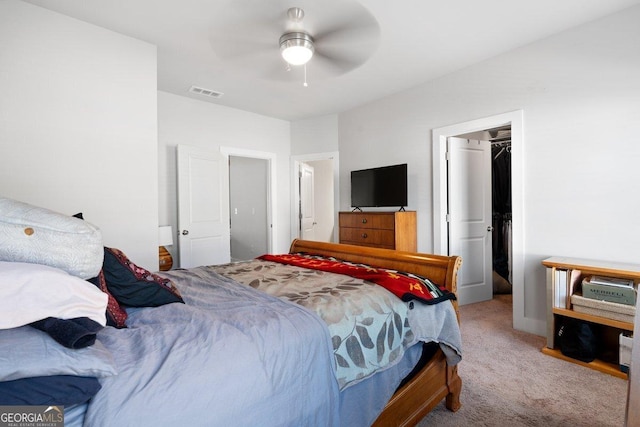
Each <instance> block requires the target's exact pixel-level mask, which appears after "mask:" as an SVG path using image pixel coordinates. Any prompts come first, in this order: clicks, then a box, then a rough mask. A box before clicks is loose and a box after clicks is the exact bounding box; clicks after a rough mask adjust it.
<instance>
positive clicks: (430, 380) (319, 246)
mask: <svg viewBox="0 0 640 427" xmlns="http://www.w3.org/2000/svg"><path fill="white" fill-rule="evenodd" d="M289 252H290V253H295V252H308V253H313V254H317V255H323V256H332V257H335V258H338V259H342V260H345V261H351V262H357V263H364V264H369V265H372V266H375V267H382V268H389V269H393V270H400V271H406V272H410V273H415V274H418V275H420V276H424V277H428V278H429V279H431V280H432V281H433V282H435V283H437V284H439V285H443V286H445V287H446V288H447V289H448V290H449V291H451V292H454V293H455V292H456V291H457V275H458V269H459V268H460V265H462V259H461V258H460V257H458V256H444V255H430V254H421V253H413V252H401V251H394V250H390V249H377V248H370V247H364V246H354V245H344V244H337V243H325V242H312V241H307V240H294V241H293V242H292V243H291V248H290V250H289ZM452 303H453V306H454V308H455V311H456V315H457V316H458V321H460V315H459V312H458V303H457V301H452ZM461 389H462V380H461V379H460V377H459V376H458V370H457V367H456V366H449V365H448V364H447V361H446V358H445V355H444V353H443V352H442V350H440V349H438V351H437V352H436V354H435V356H434V357H433V358H432V359H431V360H430V361H429V362H428V363H427V364H426V365H425V366H424V367H423V368H422V369H421V370H420V372H418V373H417V374H416V375H415V376H414V378H413V379H412V380H411V381H409V382H408V383H406V384H405V385H404V386H402V388H400V389H399V390H398V391H396V393H395V394H394V395H393V397H392V398H391V400H390V401H389V402H388V403H387V405H386V406H385V408H384V410H383V411H382V413H381V414H380V416H379V417H378V419H377V420H376V421H375V423H374V426H413V425H416V424H417V423H418V422H419V421H420V420H421V419H422V418H423V417H424V416H425V415H426V414H428V413H429V411H431V410H432V409H433V408H434V407H435V406H436V405H438V404H439V403H440V402H441V401H442V399H446V401H445V404H446V407H447V408H448V409H449V410H451V411H457V410H458V409H459V408H460V406H461V404H460V391H461Z"/></svg>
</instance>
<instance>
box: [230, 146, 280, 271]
mask: <svg viewBox="0 0 640 427" xmlns="http://www.w3.org/2000/svg"><path fill="white" fill-rule="evenodd" d="M220 152H221V153H222V154H223V155H224V156H225V157H226V158H227V159H228V164H229V228H230V234H231V238H230V240H231V242H230V247H231V248H230V252H231V261H240V260H247V259H253V258H255V257H257V256H260V255H263V254H265V253H273V248H274V247H276V244H277V242H275V239H276V237H275V236H277V231H278V224H277V223H276V217H275V212H274V207H275V206H276V203H275V194H276V191H275V188H276V175H275V173H276V155H275V153H269V152H263V151H255V150H245V149H240V148H233V147H220Z"/></svg>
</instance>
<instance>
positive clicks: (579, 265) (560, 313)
mask: <svg viewBox="0 0 640 427" xmlns="http://www.w3.org/2000/svg"><path fill="white" fill-rule="evenodd" d="M542 265H544V266H545V267H547V345H546V346H545V347H544V348H543V349H542V352H543V353H544V354H548V355H550V356H553V357H557V358H559V359H562V360H566V361H569V362H572V363H577V364H579V365H582V366H586V367H589V368H591V369H595V370H598V371H600V372H605V373H607V374H610V375H615V376H617V377H619V378H627V374H626V373H624V372H622V371H620V368H619V365H618V364H616V363H611V362H608V361H604V360H599V359H596V360H594V361H593V362H589V363H586V362H582V361H579V360H577V359H573V358H571V357H567V356H565V355H564V354H562V352H561V351H560V349H559V348H557V347H556V342H555V337H556V334H557V332H558V328H559V327H560V323H561V321H562V319H563V318H567V317H568V318H574V319H580V320H583V321H587V322H591V323H594V324H597V325H602V326H604V327H606V328H610V331H609V330H607V332H610V333H611V334H618V333H619V332H620V331H628V332H633V329H634V328H633V323H632V322H624V321H619V320H615V319H610V318H607V317H602V316H597V315H593V314H586V313H579V312H577V311H575V310H573V308H572V305H571V303H570V297H571V295H567V308H563V307H557V306H555V304H554V301H555V287H556V270H566V271H568V272H571V271H572V270H578V271H579V272H580V276H579V280H578V282H581V281H582V278H583V277H585V276H590V275H597V276H607V277H615V278H624V279H632V280H634V282H635V283H638V281H640V265H636V264H625V263H616V262H607V261H595V260H587V259H580V258H566V257H551V258H547V259H545V260H544V261H542ZM568 276H570V274H568Z"/></svg>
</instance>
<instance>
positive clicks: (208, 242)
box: [177, 145, 231, 268]
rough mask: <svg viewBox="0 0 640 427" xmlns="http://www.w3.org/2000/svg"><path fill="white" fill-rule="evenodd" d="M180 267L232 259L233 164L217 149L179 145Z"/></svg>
mask: <svg viewBox="0 0 640 427" xmlns="http://www.w3.org/2000/svg"><path fill="white" fill-rule="evenodd" d="M177 157H178V245H179V253H180V267H182V268H190V267H197V266H200V265H212V264H222V263H226V262H229V260H230V250H231V249H230V230H229V164H228V159H227V157H226V156H224V155H222V154H221V153H220V152H217V151H213V150H205V149H202V148H197V147H189V146H185V145H178V148H177Z"/></svg>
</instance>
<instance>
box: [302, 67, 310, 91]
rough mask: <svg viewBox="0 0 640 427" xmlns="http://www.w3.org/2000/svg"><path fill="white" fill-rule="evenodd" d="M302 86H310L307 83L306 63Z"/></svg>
mask: <svg viewBox="0 0 640 427" xmlns="http://www.w3.org/2000/svg"><path fill="white" fill-rule="evenodd" d="M302 86H304V87H307V86H309V85H308V84H307V64H304V83H303V84H302Z"/></svg>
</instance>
